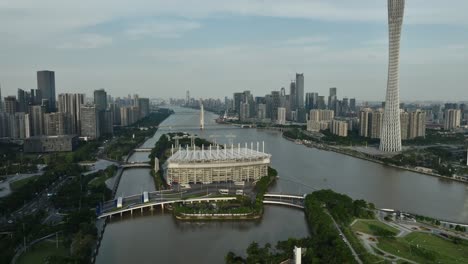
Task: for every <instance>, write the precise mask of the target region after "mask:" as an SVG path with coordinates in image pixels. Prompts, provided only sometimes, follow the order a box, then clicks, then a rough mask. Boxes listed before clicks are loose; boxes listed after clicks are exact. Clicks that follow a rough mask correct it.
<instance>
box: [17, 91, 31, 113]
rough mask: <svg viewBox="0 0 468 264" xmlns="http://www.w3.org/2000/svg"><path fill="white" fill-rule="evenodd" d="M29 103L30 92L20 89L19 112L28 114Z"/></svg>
mask: <svg viewBox="0 0 468 264" xmlns="http://www.w3.org/2000/svg"><path fill="white" fill-rule="evenodd" d="M29 101H30V95H29V92H26V91H24V90H23V89H18V103H17V112H25V113H27V112H28V111H29Z"/></svg>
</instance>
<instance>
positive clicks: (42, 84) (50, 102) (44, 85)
mask: <svg viewBox="0 0 468 264" xmlns="http://www.w3.org/2000/svg"><path fill="white" fill-rule="evenodd" d="M37 89H38V90H39V91H41V98H42V102H45V101H44V100H47V106H46V108H47V111H48V112H54V111H55V73H54V72H53V71H38V72H37Z"/></svg>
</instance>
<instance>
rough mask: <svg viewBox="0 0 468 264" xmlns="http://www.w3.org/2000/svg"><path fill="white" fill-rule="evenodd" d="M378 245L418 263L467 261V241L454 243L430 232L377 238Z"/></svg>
mask: <svg viewBox="0 0 468 264" xmlns="http://www.w3.org/2000/svg"><path fill="white" fill-rule="evenodd" d="M378 247H379V248H381V249H382V250H385V251H387V252H389V253H392V254H395V255H397V256H401V257H404V258H407V259H411V260H414V261H417V262H420V263H468V242H467V241H466V240H463V241H462V242H460V243H459V244H455V243H454V242H452V241H451V240H447V239H444V238H440V237H437V236H435V235H432V234H427V233H421V232H412V233H411V234H409V235H407V236H405V237H399V238H395V239H391V238H379V243H378Z"/></svg>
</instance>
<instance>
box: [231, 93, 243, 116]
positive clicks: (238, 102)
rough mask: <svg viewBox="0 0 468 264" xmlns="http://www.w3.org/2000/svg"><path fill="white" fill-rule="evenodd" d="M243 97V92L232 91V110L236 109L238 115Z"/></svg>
mask: <svg viewBox="0 0 468 264" xmlns="http://www.w3.org/2000/svg"><path fill="white" fill-rule="evenodd" d="M243 97H244V93H234V96H233V98H234V111H236V113H237V114H238V115H240V105H241V103H242V99H243Z"/></svg>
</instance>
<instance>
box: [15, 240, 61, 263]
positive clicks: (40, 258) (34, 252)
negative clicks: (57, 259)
mask: <svg viewBox="0 0 468 264" xmlns="http://www.w3.org/2000/svg"><path fill="white" fill-rule="evenodd" d="M67 255H68V250H67V249H66V248H65V247H64V246H63V244H62V243H60V242H59V247H58V248H56V244H55V242H53V241H47V240H46V241H42V242H39V243H38V244H36V245H34V246H33V247H32V248H30V249H29V250H28V251H27V252H26V253H23V254H22V255H21V256H20V257H19V259H18V262H17V263H18V264H23V263H24V264H28V263H46V259H47V258H48V257H50V256H67Z"/></svg>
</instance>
